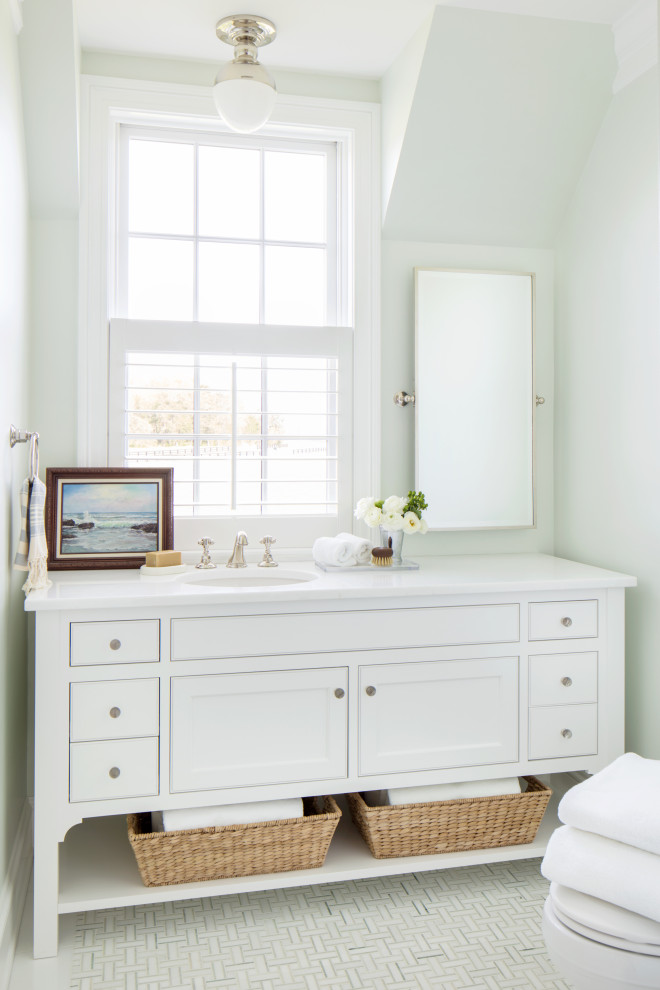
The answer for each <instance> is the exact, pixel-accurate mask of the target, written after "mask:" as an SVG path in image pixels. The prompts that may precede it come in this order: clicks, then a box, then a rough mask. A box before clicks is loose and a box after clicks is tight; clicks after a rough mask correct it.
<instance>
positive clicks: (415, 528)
mask: <svg viewBox="0 0 660 990" xmlns="http://www.w3.org/2000/svg"><path fill="white" fill-rule="evenodd" d="M403 528H404V530H405V532H406V533H419V532H420V530H421V528H422V520H421V519H420V518H419V517H418V516H416V515H415V513H414V512H406V514H405V516H404V517H403Z"/></svg>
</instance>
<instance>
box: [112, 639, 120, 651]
mask: <svg viewBox="0 0 660 990" xmlns="http://www.w3.org/2000/svg"><path fill="white" fill-rule="evenodd" d="M120 648H121V640H120V639H111V640H110V649H111V650H119V649H120Z"/></svg>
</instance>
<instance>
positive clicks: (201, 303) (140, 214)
mask: <svg viewBox="0 0 660 990" xmlns="http://www.w3.org/2000/svg"><path fill="white" fill-rule="evenodd" d="M126 140H127V147H128V155H127V168H128V181H127V182H123V183H121V184H120V189H122V190H123V192H124V196H125V197H126V202H127V205H126V207H125V210H124V211H123V212H125V214H126V216H127V221H128V227H127V231H126V237H125V239H124V242H123V243H120V245H119V250H120V255H122V254H123V261H122V260H121V258H120V263H119V265H118V271H119V272H120V273H121V276H120V277H121V282H122V284H121V285H119V286H118V299H122V300H125V307H126V315H127V316H128V317H129V318H134V319H168V320H187V319H194V320H199V321H200V322H211V323H218V322H232V323H270V324H280V325H282V324H288V325H295V326H304V325H308V326H323V325H325V324H326V323H327V320H328V315H329V314H334V313H335V312H336V299H335V295H336V289H335V286H336V275H335V273H336V266H337V259H336V257H334V255H333V250H331V248H330V242H331V241H332V243H333V244H334V238H330V239H329V232H330V224H331V218H330V217H329V215H328V202H329V201H331V200H332V198H333V197H332V196H329V185H328V184H329V183H330V182H334V178H331V177H334V170H332V169H329V168H328V155H329V154H334V149H332V146H326V149H325V150H324V149H323V148H322V147H320V146H318V145H317V146H315V147H314V148H313V149H310V148H305V147H302V146H300V145H299V144H297V145H296V144H295V142H290V143H291V145H292V147H291V148H290V149H288V148H281V147H280V148H276V149H273V148H271V147H270V146H269V143H268V139H265V140H264V143H263V145H262V146H261V147H256V146H252V147H249V146H243V145H241V144H240V142H238V141H237V142H236V144H234V143H233V142H232V140H231V139H225V140H224V141H223V142H222V143H221V144H211V143H209V141H208V139H206V140H205V139H204V137H203V136H201V135H200V136H197V135H181V136H179V137H178V138H177V139H176V140H174V139H173V140H156V139H148V137H146V136H145V134H144V132H142V133H141V134H137V135H136V134H134V133H130V132H127V138H126ZM150 175H152V176H153V177H154V181H153V182H152V183H150V182H149V176H150ZM120 212H122V211H120ZM329 293H331V294H332V298H330V297H329Z"/></svg>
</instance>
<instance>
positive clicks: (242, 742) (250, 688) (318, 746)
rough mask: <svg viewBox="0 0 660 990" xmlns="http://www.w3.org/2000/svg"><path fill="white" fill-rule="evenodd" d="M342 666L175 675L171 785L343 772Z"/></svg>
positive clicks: (187, 787)
mask: <svg viewBox="0 0 660 990" xmlns="http://www.w3.org/2000/svg"><path fill="white" fill-rule="evenodd" d="M347 686H348V676H347V669H346V668H345V667H334V668H322V669H320V670H292V671H289V670H281V671H274V672H267V673H260V672H255V673H248V674H209V675H194V676H191V677H173V678H172V726H171V740H172V741H171V789H172V791H173V792H176V791H196V790H204V789H209V788H217V787H241V786H244V785H250V784H281V783H288V782H292V781H303V780H315V779H329V778H333V777H345V776H346V772H347V763H346V746H347V740H346V725H347V723H346V712H347V696H346V691H347Z"/></svg>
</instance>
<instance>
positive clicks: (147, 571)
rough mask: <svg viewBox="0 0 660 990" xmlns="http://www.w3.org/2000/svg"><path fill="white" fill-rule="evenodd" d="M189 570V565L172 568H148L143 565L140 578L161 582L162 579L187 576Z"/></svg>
mask: <svg viewBox="0 0 660 990" xmlns="http://www.w3.org/2000/svg"><path fill="white" fill-rule="evenodd" d="M187 570H188V566H187V564H173V565H172V567H147V565H146V564H143V565H142V567H141V568H140V577H143V578H154V579H155V580H156V581H159V580H160V579H161V578H165V577H174V576H175V575H176V574H185V572H186V571H187Z"/></svg>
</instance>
